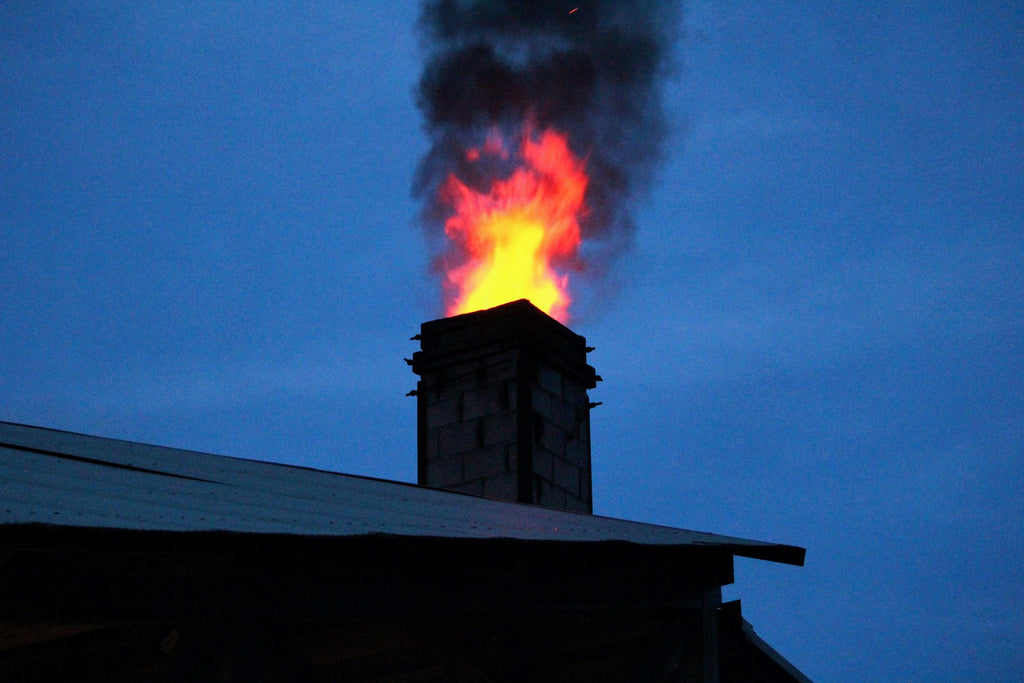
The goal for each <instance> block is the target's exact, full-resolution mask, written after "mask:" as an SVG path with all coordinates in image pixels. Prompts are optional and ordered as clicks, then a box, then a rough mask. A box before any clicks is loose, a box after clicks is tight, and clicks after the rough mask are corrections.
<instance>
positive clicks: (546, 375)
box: [537, 363, 562, 396]
mask: <svg viewBox="0 0 1024 683" xmlns="http://www.w3.org/2000/svg"><path fill="white" fill-rule="evenodd" d="M537 382H538V383H539V384H540V385H541V386H542V387H544V388H545V389H546V390H547V391H549V392H550V393H552V394H554V395H555V396H561V395H562V373H561V372H559V371H558V370H556V369H555V368H553V367H551V366H550V365H547V364H545V363H539V364H538V365H537Z"/></svg>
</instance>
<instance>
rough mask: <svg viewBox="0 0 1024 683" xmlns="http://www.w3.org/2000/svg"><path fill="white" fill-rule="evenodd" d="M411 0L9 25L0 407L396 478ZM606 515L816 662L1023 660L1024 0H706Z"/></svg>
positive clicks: (642, 230) (624, 312) (605, 456)
mask: <svg viewBox="0 0 1024 683" xmlns="http://www.w3.org/2000/svg"><path fill="white" fill-rule="evenodd" d="M417 12H418V10H417V3H416V2H413V1H406V0H389V2H372V1H370V0H361V1H360V2H338V3H304V4H303V5H302V7H301V8H298V7H296V4H295V3H291V2H281V3H258V4H257V3H212V2H211V3H192V4H189V5H188V7H186V8H182V7H180V6H177V5H176V4H173V3H156V2H130V3H128V2H125V3H117V2H79V3H74V4H70V5H69V4H63V3H40V2H18V1H14V2H5V3H2V4H0V97H2V100H0V101H2V105H3V106H2V109H0V130H2V131H3V132H2V135H0V255H2V259H3V260H2V265H3V267H2V268H0V328H2V330H3V334H2V335H0V379H2V381H0V419H3V420H8V421H15V422H24V423H29V424H36V425H41V426H46V427H53V428H58V429H66V430H72V431H81V432H86V433H92V434H98V435H103V436H110V437H116V438H124V439H132V440H139V441H144V442H149V443H157V444H162V445H168V446H177V447H183V448H191V449H196V450H203V451H210V452H214V453H222V454H226V455H234V456H240V457H249V458H258V459H266V460H273V461H278V462H289V463H299V464H303V465H309V466H313V467H320V468H324V469H330V470H336V471H342V472H350V473H356V474H366V475H372V476H379V477H385V478H390V479H400V480H406V481H411V480H414V479H415V407H414V403H413V400H412V399H409V398H406V397H405V393H406V392H407V391H408V390H409V389H411V388H412V387H413V386H414V383H415V377H414V376H413V375H412V374H411V372H410V371H409V369H408V367H407V366H406V364H405V363H404V362H403V361H402V358H403V357H409V356H410V355H411V353H412V352H413V351H414V350H415V344H414V342H412V341H410V340H409V337H410V336H412V335H413V334H415V333H416V332H417V331H418V326H419V324H420V323H421V322H422V321H425V320H429V319H433V318H436V317H439V316H440V315H441V310H442V309H441V301H440V288H439V283H438V282H437V280H436V278H435V277H434V276H432V275H431V274H430V273H429V270H428V263H429V260H430V256H431V253H430V250H429V245H428V244H427V242H426V240H425V238H424V235H423V231H422V230H421V228H420V227H419V226H418V225H417V211H418V210H419V207H418V205H417V204H416V202H415V201H414V200H413V199H412V198H411V195H410V187H411V184H412V178H413V174H414V172H415V168H416V165H417V163H418V161H419V159H420V157H421V155H422V154H423V153H424V151H425V150H426V148H427V140H426V137H425V136H424V134H423V133H422V131H421V118H420V115H419V113H418V112H417V111H416V109H415V106H414V102H413V88H414V86H415V83H416V80H417V78H418V76H419V72H420V69H421V65H422V61H421V56H420V54H419V53H418V50H417V38H416V35H415V32H414V26H415V20H416V16H417ZM685 24H686V38H685V40H684V42H683V43H682V44H681V45H680V46H679V50H680V57H681V64H682V67H683V68H682V73H681V74H680V76H679V78H677V79H676V80H675V81H673V82H672V83H670V84H669V85H668V86H667V88H666V91H665V104H666V108H667V110H668V112H669V117H670V120H671V123H672V125H673V132H672V135H671V136H670V138H669V140H668V144H667V147H666V158H665V163H664V165H663V166H662V168H661V169H660V171H659V173H658V175H657V178H656V182H655V185H654V187H653V188H652V191H651V192H650V193H649V195H648V196H647V197H646V198H644V200H643V201H642V202H640V203H639V204H638V205H637V206H636V208H635V213H634V216H635V219H636V222H637V224H638V231H637V234H636V239H635V244H634V247H633V249H632V250H631V252H630V253H629V254H626V255H625V256H624V257H623V258H622V259H621V260H620V261H619V263H618V264H617V267H616V269H615V270H614V271H613V272H612V273H611V275H610V279H609V281H608V283H607V287H606V288H605V289H603V290H602V291H601V292H600V293H599V296H598V295H595V296H596V297H597V298H599V299H600V300H602V302H603V303H602V304H601V305H600V306H593V307H589V308H588V309H587V310H586V311H583V312H581V314H580V315H579V316H578V318H577V320H576V321H575V322H574V323H573V328H574V329H575V330H576V331H578V332H579V333H581V334H583V335H585V336H586V337H587V339H588V342H589V343H590V344H592V345H593V346H596V347H597V350H596V351H595V352H594V353H593V354H591V362H592V363H593V364H594V365H595V366H596V367H597V370H598V372H599V373H600V374H601V375H602V376H603V377H604V382H602V383H601V384H600V385H599V387H598V388H597V389H596V390H595V391H594V392H592V398H593V399H594V400H597V401H601V402H603V405H602V406H600V407H599V408H597V409H596V410H595V411H594V413H593V415H592V419H593V441H594V487H595V509H596V512H597V513H599V514H606V515H611V516H617V517H625V518H630V519H639V520H643V521H649V522H656V523H661V524H668V525H671V526H677V527H683V528H691V529H698V530H703V531H713V532H718V533H724V534H731V535H739V536H747V537H751V538H758V539H764V540H774V541H781V542H786V543H792V544H796V545H802V546H805V547H807V549H808V556H807V566H806V567H804V568H793V567H784V566H774V565H772V564H769V563H764V562H756V561H747V560H737V582H736V584H735V586H733V587H730V588H729V589H727V597H739V598H742V599H743V602H744V612H745V614H746V616H747V618H748V619H749V620H750V621H751V622H752V623H753V624H754V626H755V628H756V629H757V631H758V633H759V634H761V635H762V636H763V637H764V638H765V639H766V640H767V641H768V642H769V643H771V644H772V645H773V646H774V647H775V648H776V649H778V650H779V651H781V652H782V653H783V654H784V655H785V656H787V657H789V658H790V659H791V660H792V661H793V662H794V663H795V664H796V665H797V666H798V667H800V668H801V669H802V670H803V671H804V672H805V673H807V674H808V675H809V676H810V677H811V678H812V679H814V680H816V681H821V682H829V681H864V680H878V681H885V680H903V681H958V680H986V681H1016V680H1019V675H1020V671H1022V670H1024V655H1022V654H1021V653H1022V652H1024V618H1022V617H1021V616H1020V612H1021V610H1020V605H1021V604H1022V603H1024V570H1022V569H1021V567H1024V529H1022V526H1024V525H1022V521H1021V520H1024V476H1022V464H1021V463H1022V458H1024V381H1022V380H1024V280H1022V271H1024V173H1022V169H1024V114H1022V112H1024V56H1022V55H1024V51H1022V50H1021V45H1024V10H1022V9H1021V7H1020V6H1019V5H1018V4H1016V3H1012V2H1002V3H998V2H975V3H941V2H932V3H917V2H910V3H852V2H822V3H813V5H810V4H808V3H800V4H796V3H793V4H789V3H783V4H781V5H772V6H770V7H769V6H766V3H755V2H742V1H736V2H718V3H711V2H691V3H689V4H688V6H687V12H686V20H685Z"/></svg>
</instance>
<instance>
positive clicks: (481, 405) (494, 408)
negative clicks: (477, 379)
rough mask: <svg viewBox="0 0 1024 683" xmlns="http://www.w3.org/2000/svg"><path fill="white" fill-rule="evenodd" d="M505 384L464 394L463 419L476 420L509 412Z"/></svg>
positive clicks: (488, 386)
mask: <svg viewBox="0 0 1024 683" xmlns="http://www.w3.org/2000/svg"><path fill="white" fill-rule="evenodd" d="M505 391H506V390H505V383H504V382H497V383H495V384H488V385H484V386H481V387H478V388H476V389H470V390H468V391H464V392H462V396H461V401H462V419H464V420H475V419H476V418H478V417H483V416H484V415H494V414H495V413H502V412H505V411H506V410H508V407H507V404H506V403H507V402H506V393H505Z"/></svg>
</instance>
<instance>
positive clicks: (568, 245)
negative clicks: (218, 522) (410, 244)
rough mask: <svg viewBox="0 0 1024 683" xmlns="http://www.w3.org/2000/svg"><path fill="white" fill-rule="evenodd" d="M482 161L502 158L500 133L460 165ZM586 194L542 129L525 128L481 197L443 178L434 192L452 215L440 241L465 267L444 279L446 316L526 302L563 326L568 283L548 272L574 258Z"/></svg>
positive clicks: (577, 164)
mask: <svg viewBox="0 0 1024 683" xmlns="http://www.w3.org/2000/svg"><path fill="white" fill-rule="evenodd" d="M482 155H491V156H497V157H499V158H501V159H506V160H507V159H509V158H510V154H509V151H508V150H507V148H506V147H505V144H504V140H503V139H502V137H501V134H500V133H498V132H497V131H492V132H491V133H490V134H489V135H488V137H487V141H486V142H485V144H484V145H483V148H482V149H476V148H474V149H470V150H468V151H467V152H466V159H467V160H468V161H479V160H480V159H481V157H482ZM586 188H587V176H586V173H585V172H584V163H583V162H582V161H581V160H580V159H577V158H576V156H575V155H573V153H572V152H571V151H570V150H569V145H568V139H567V136H566V135H565V134H563V133H559V132H557V131H554V130H552V129H546V130H544V131H543V132H541V133H540V135H538V136H536V137H535V136H534V134H533V131H532V127H530V126H526V127H525V128H524V132H523V134H522V138H521V140H520V141H519V148H518V152H517V154H516V167H515V169H514V170H513V172H512V174H511V175H509V176H508V177H507V178H502V179H495V180H493V181H492V182H491V186H490V188H489V190H488V191H487V192H486V193H484V192H478V191H476V190H474V189H472V188H470V187H469V186H467V185H466V184H465V183H464V182H462V181H461V180H460V179H459V178H458V177H456V175H455V174H454V173H452V174H451V175H449V176H448V178H447V180H446V181H445V183H444V184H443V185H442V187H441V197H442V199H444V200H445V202H446V203H448V204H449V205H450V206H451V207H452V209H453V214H452V215H451V216H450V217H449V218H448V220H447V221H446V222H445V234H446V235H447V236H448V238H449V239H450V240H452V242H453V243H454V244H455V245H456V246H457V248H458V250H459V251H460V252H461V254H462V255H463V256H464V258H465V260H464V262H463V263H462V264H461V265H458V266H454V267H452V268H450V269H449V270H448V271H447V273H446V277H447V280H448V285H449V296H450V301H449V304H448V306H447V310H448V315H457V314H459V313H468V312H470V311H477V310H480V309H484V308H491V307H493V306H498V305H500V304H503V303H506V302H509V301H514V300H516V299H529V300H530V302H531V303H533V305H534V306H536V307H537V308H539V309H541V310H542V311H544V312H545V313H547V314H549V315H551V316H552V317H554V318H556V319H558V320H560V321H562V322H567V321H568V309H569V304H570V302H571V299H570V297H569V292H568V284H569V276H568V274H567V273H559V272H558V271H557V269H556V266H557V265H558V264H562V265H563V266H564V265H565V264H569V263H571V262H572V261H573V259H574V258H575V256H576V251H577V248H578V247H579V244H580V227H579V223H578V217H579V216H581V215H582V213H583V212H584V211H585V210H586V209H585V206H584V204H583V196H584V193H585V192H586Z"/></svg>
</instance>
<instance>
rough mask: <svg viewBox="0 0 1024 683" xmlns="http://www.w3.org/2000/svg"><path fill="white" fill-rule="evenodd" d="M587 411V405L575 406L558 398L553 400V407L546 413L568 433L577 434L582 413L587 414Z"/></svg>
mask: <svg viewBox="0 0 1024 683" xmlns="http://www.w3.org/2000/svg"><path fill="white" fill-rule="evenodd" d="M586 412H587V408H586V406H574V405H572V404H570V403H566V402H565V401H563V400H561V399H556V400H554V401H552V402H551V407H550V409H549V411H548V412H547V413H545V414H546V415H547V416H548V419H550V420H551V421H552V422H554V423H555V424H556V425H558V426H559V427H560V428H561V429H562V431H564V432H565V433H566V434H567V435H573V436H575V434H576V432H577V431H579V430H578V428H579V424H580V414H581V413H583V414H586Z"/></svg>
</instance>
